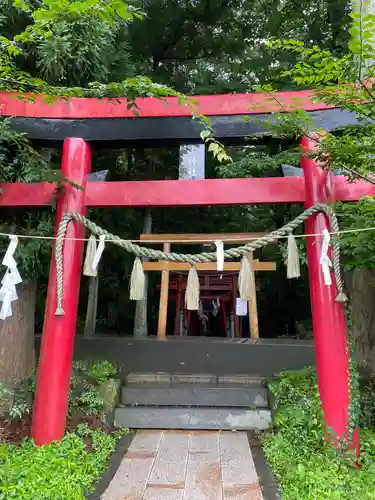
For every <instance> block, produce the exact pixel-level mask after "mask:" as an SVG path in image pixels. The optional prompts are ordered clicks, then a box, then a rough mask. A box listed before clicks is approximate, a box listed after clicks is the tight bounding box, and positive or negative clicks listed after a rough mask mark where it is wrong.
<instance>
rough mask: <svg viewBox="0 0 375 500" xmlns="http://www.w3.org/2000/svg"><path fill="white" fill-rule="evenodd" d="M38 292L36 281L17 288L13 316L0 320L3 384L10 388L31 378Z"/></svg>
mask: <svg viewBox="0 0 375 500" xmlns="http://www.w3.org/2000/svg"><path fill="white" fill-rule="evenodd" d="M36 290H37V281H36V280H31V281H27V282H25V283H23V284H22V285H17V294H18V299H17V300H15V301H14V302H12V311H13V314H12V316H11V317H9V318H7V319H6V320H5V321H2V320H0V383H1V384H4V385H5V386H7V387H11V386H14V385H15V384H17V383H18V382H20V381H21V380H22V379H23V378H25V377H27V376H29V375H31V373H32V371H33V369H34V366H35V346H34V329H35V303H36Z"/></svg>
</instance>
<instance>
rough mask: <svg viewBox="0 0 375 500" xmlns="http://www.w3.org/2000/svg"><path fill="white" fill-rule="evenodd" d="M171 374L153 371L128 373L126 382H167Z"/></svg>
mask: <svg viewBox="0 0 375 500" xmlns="http://www.w3.org/2000/svg"><path fill="white" fill-rule="evenodd" d="M171 378H172V376H171V374H170V373H164V372H154V373H128V374H127V376H126V382H127V383H128V384H143V383H159V384H160V383H163V384H169V383H170V382H171Z"/></svg>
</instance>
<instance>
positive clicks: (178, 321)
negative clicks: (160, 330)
mask: <svg viewBox="0 0 375 500" xmlns="http://www.w3.org/2000/svg"><path fill="white" fill-rule="evenodd" d="M182 309H183V306H182V276H181V275H179V276H178V279H177V297H176V317H175V323H174V335H181V310H182Z"/></svg>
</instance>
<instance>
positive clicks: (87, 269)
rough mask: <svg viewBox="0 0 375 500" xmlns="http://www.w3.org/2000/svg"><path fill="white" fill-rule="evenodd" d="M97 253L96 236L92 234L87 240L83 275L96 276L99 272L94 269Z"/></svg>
mask: <svg viewBox="0 0 375 500" xmlns="http://www.w3.org/2000/svg"><path fill="white" fill-rule="evenodd" d="M95 254H96V238H95V236H94V235H93V234H92V235H91V236H90V238H89V241H88V242H87V247H86V257H85V263H84V265H83V275H84V276H90V277H92V278H95V277H96V276H97V274H98V272H97V270H94V269H93V263H94V257H95Z"/></svg>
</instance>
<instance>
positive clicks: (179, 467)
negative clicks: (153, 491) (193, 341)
mask: <svg viewBox="0 0 375 500" xmlns="http://www.w3.org/2000/svg"><path fill="white" fill-rule="evenodd" d="M189 446H190V435H189V433H186V432H165V433H163V437H162V440H161V443H160V447H159V452H158V454H157V457H156V460H155V463H154V466H153V469H152V472H151V475H150V477H149V480H148V486H149V487H155V486H156V485H159V486H160V487H162V486H165V487H169V488H171V487H172V486H173V487H175V488H177V489H183V488H184V487H185V476H186V465H187V460H188V454H189Z"/></svg>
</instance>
